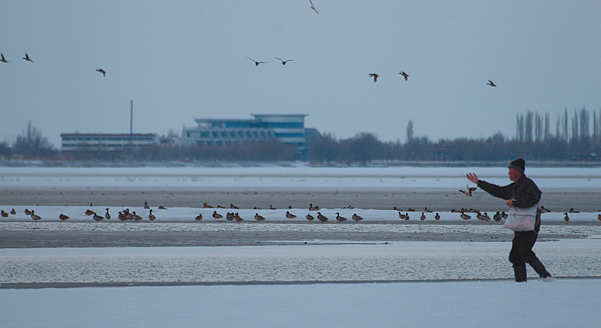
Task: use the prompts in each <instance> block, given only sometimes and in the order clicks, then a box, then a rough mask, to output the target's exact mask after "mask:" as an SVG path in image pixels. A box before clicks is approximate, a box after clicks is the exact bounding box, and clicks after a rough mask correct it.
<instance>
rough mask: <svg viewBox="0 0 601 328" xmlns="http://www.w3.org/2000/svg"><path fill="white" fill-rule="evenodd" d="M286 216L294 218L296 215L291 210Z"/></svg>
mask: <svg viewBox="0 0 601 328" xmlns="http://www.w3.org/2000/svg"><path fill="white" fill-rule="evenodd" d="M286 217H287V218H289V219H294V218H295V217H296V215H294V214H292V213H290V212H289V211H286Z"/></svg>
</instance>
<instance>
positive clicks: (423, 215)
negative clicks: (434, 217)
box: [419, 212, 426, 221]
mask: <svg viewBox="0 0 601 328" xmlns="http://www.w3.org/2000/svg"><path fill="white" fill-rule="evenodd" d="M419 219H420V220H422V221H424V220H425V219H426V214H425V213H424V212H422V215H420V216H419Z"/></svg>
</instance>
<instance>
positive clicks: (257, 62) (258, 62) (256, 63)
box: [246, 56, 268, 66]
mask: <svg viewBox="0 0 601 328" xmlns="http://www.w3.org/2000/svg"><path fill="white" fill-rule="evenodd" d="M246 58H248V59H250V60H252V61H254V62H255V66H259V64H267V63H268V62H260V61H256V60H254V59H252V58H250V57H248V56H246Z"/></svg>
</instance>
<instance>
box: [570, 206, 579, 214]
mask: <svg viewBox="0 0 601 328" xmlns="http://www.w3.org/2000/svg"><path fill="white" fill-rule="evenodd" d="M570 213H580V211H577V210H575V209H573V208H571V207H570Z"/></svg>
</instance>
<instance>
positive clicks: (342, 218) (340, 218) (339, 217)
mask: <svg viewBox="0 0 601 328" xmlns="http://www.w3.org/2000/svg"><path fill="white" fill-rule="evenodd" d="M346 220H347V218H345V217H344V216H340V213H338V212H336V221H338V222H344V221H346Z"/></svg>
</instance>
